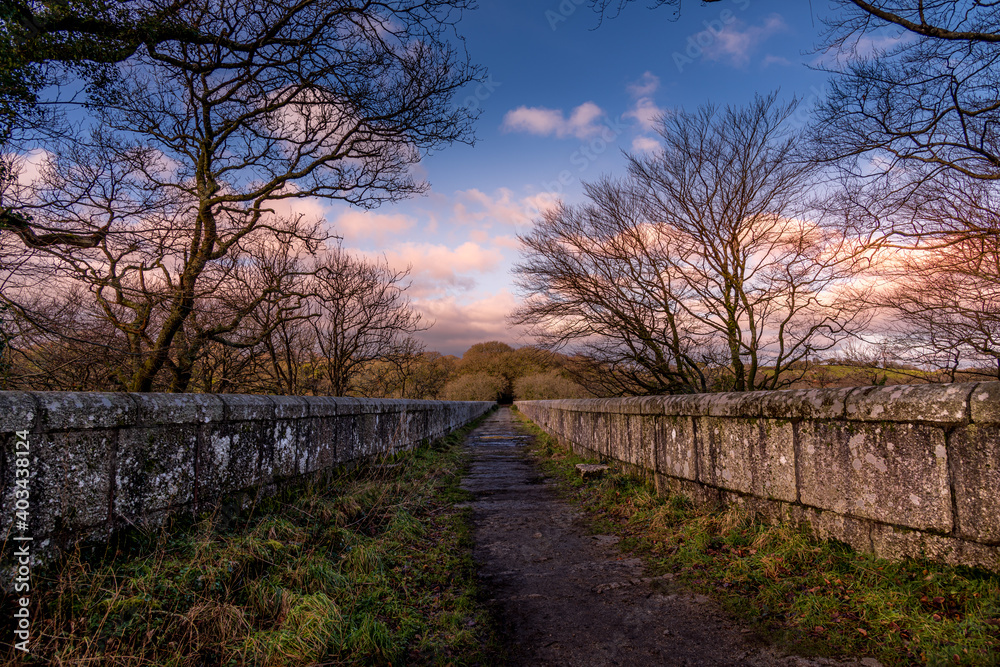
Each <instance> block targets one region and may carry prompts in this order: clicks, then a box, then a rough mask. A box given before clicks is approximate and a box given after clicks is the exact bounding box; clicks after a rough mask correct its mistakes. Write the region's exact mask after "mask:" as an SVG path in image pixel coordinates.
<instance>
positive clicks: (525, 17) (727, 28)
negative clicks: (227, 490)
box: [315, 0, 830, 355]
mask: <svg viewBox="0 0 1000 667" xmlns="http://www.w3.org/2000/svg"><path fill="white" fill-rule="evenodd" d="M577 3H579V4H577ZM828 11H830V10H829V8H828V6H827V4H826V2H825V1H824V0H815V1H814V2H813V3H812V6H811V7H810V3H808V2H802V1H801V0H800V1H798V2H790V1H788V2H763V1H762V0H721V1H720V2H713V3H709V4H702V3H699V2H695V1H692V0H686V1H685V2H683V4H682V8H681V12H680V16H679V17H677V19H676V20H671V18H672V17H673V12H672V10H671V8H661V9H658V10H649V9H647V3H645V2H643V1H642V0H638V1H637V2H635V3H633V4H631V5H630V6H629V7H627V8H626V10H625V11H624V12H623V13H622V14H621V15H620V16H618V17H617V18H614V19H606V20H605V21H604V22H603V24H602V25H600V26H599V27H598V17H597V15H596V14H595V13H594V12H593V11H592V10H591V9H590V8H589V6H588V3H587V2H586V0H561V2H560V1H559V0H541V1H540V0H530V1H529V0H503V1H502V2H501V1H491V0H481V6H480V8H479V9H478V10H476V11H474V12H471V13H468V14H466V15H465V16H464V17H463V19H462V21H461V23H460V24H459V32H460V34H462V35H463V36H464V37H465V40H466V44H467V48H468V50H469V52H470V54H471V56H472V59H473V61H475V62H477V63H479V64H482V65H484V66H485V67H486V68H487V69H488V71H489V76H488V79H487V80H486V81H485V82H484V84H482V85H480V86H478V87H472V88H470V89H469V90H468V91H467V93H466V94H465V95H463V96H461V97H460V98H459V99H457V100H456V102H457V103H458V104H468V105H475V106H477V107H478V108H480V109H481V110H482V115H481V117H480V119H479V122H478V124H477V126H476V135H477V138H478V139H477V142H476V145H475V146H474V147H468V146H452V147H450V148H448V149H445V150H444V151H441V152H439V153H437V154H435V155H432V156H429V157H427V158H426V159H425V160H424V161H423V162H422V163H421V165H420V167H419V168H418V171H419V172H420V173H421V175H422V176H423V177H425V178H426V179H427V180H429V181H430V183H431V186H432V187H431V190H430V192H429V193H428V194H427V195H426V196H424V197H420V198H416V199H412V200H408V201H406V202H402V203H398V204H394V205H386V206H383V207H381V208H379V209H377V210H375V211H370V212H365V211H358V210H351V209H349V208H347V207H343V206H332V207H331V206H327V207H320V206H319V205H318V204H317V205H316V209H315V212H316V213H320V214H323V215H325V216H326V218H327V219H328V220H329V221H330V222H331V223H332V224H333V229H334V231H335V232H336V233H338V234H341V235H342V236H343V237H344V245H345V246H346V247H348V248H352V249H355V250H358V251H360V252H362V253H365V254H369V255H372V256H384V257H385V258H387V259H388V261H389V262H390V263H391V264H393V265H394V266H396V267H400V268H401V267H403V266H405V265H407V264H410V265H412V274H411V279H412V283H413V284H412V287H411V291H410V294H411V297H412V299H413V302H414V304H415V305H416V306H417V308H418V309H419V310H420V311H421V312H422V313H424V315H425V317H426V318H427V322H428V323H429V322H431V321H433V322H434V326H433V327H432V328H431V329H430V330H429V331H427V332H425V333H423V334H422V339H423V340H424V342H425V343H426V345H427V347H428V349H430V350H438V351H440V352H442V353H445V354H457V355H460V354H461V353H462V352H463V351H464V350H465V349H467V348H468V347H469V345H471V344H473V343H476V342H480V341H484V340H502V341H506V342H509V343H511V344H514V345H522V344H526V343H529V342H530V340H528V339H526V338H524V337H523V335H522V334H521V332H518V331H516V330H513V329H510V328H508V327H507V326H506V324H505V322H504V317H505V315H506V314H507V313H508V312H510V310H511V309H512V308H513V307H514V306H515V305H516V303H517V299H518V295H517V294H516V293H515V291H514V287H513V279H512V275H511V273H510V268H511V265H512V264H513V263H514V262H515V261H516V259H517V256H518V244H517V240H516V235H517V234H518V233H524V232H526V231H528V230H529V229H530V226H531V220H532V218H533V217H535V216H536V215H537V214H538V211H539V210H540V209H542V208H544V207H545V206H546V205H547V204H549V203H551V202H552V201H554V200H555V199H556V198H562V199H564V200H567V201H571V202H576V201H580V199H581V196H582V194H581V193H582V187H581V183H582V182H584V181H588V180H595V179H597V178H600V177H601V176H602V175H604V174H621V173H622V172H623V164H624V160H623V156H622V151H632V152H638V151H643V150H650V149H651V148H653V147H654V146H655V138H656V134H655V132H654V131H653V119H654V118H655V116H656V115H657V114H659V113H665V112H666V113H669V112H670V110H672V109H677V108H680V107H685V108H689V109H693V108H696V107H698V106H699V105H701V104H704V103H706V102H708V101H711V102H714V103H717V104H743V103H746V102H747V101H749V100H751V99H752V98H753V96H754V94H755V93H764V94H766V93H768V92H770V91H773V90H776V89H780V95H781V96H782V97H783V98H791V97H792V96H795V95H797V96H799V97H801V98H802V99H803V101H804V108H806V109H808V108H809V107H811V106H812V104H813V103H814V102H815V101H816V100H817V99H818V98H819V97H821V96H822V95H824V94H825V92H824V91H825V85H826V80H827V75H825V74H823V73H821V72H817V71H815V70H812V69H810V68H809V67H808V65H809V64H810V63H814V62H815V61H816V59H817V56H816V55H815V53H814V52H813V51H814V47H815V46H816V44H817V43H818V42H819V39H820V32H821V30H822V27H823V25H822V22H821V18H822V16H823V15H824V13H825V12H828ZM807 120H808V114H807V113H805V112H801V113H800V115H799V116H798V117H797V118H796V119H795V121H796V122H800V123H803V124H804V123H805V122H806V121H807Z"/></svg>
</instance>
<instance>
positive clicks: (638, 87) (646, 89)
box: [627, 71, 660, 97]
mask: <svg viewBox="0 0 1000 667" xmlns="http://www.w3.org/2000/svg"><path fill="white" fill-rule="evenodd" d="M659 88H660V78H659V77H658V76H656V75H655V74H653V73H652V72H649V71H646V72H643V73H642V76H641V77H639V80H638V81H633V82H632V83H630V84H629V85H628V88H627V89H628V93H629V95H631V96H632V97H649V96H650V95H652V94H653V93H655V92H656V91H657V90H658V89H659Z"/></svg>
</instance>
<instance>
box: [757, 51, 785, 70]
mask: <svg viewBox="0 0 1000 667" xmlns="http://www.w3.org/2000/svg"><path fill="white" fill-rule="evenodd" d="M791 64H792V61H791V60H789V59H788V58H782V57H781V56H775V55H771V54H770V53H769V54H767V55H766V56H764V60H763V61H762V62H761V66H762V67H770V66H771V65H782V66H789V65H791Z"/></svg>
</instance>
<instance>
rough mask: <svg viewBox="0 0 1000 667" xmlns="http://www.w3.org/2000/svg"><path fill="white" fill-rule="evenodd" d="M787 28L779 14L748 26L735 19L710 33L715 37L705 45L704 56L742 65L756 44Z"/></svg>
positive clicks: (747, 59) (746, 61)
mask: <svg viewBox="0 0 1000 667" xmlns="http://www.w3.org/2000/svg"><path fill="white" fill-rule="evenodd" d="M787 29H788V25H787V24H786V23H785V20H784V19H783V18H781V16H780V15H779V14H771V15H770V16H768V17H767V18H765V19H764V21H763V23H761V24H760V25H749V26H748V25H744V24H743V22H742V21H735V22H734V23H733V24H732V25H728V26H726V27H725V28H723V29H722V30H719V31H718V32H715V33H712V34H713V35H714V37H715V39H714V40H713V41H712V43H711V44H708V45H707V46H706V47H705V57H706V58H707V59H709V60H715V61H726V62H728V63H729V64H731V65H735V66H736V67H744V66H746V64H747V63H748V62H750V55H751V53H752V52H753V50H754V49H755V48H756V47H757V45H758V44H761V43H762V42H764V41H766V40H768V39H770V38H771V37H772V36H774V35H776V34H777V33H779V32H782V31H784V30H787Z"/></svg>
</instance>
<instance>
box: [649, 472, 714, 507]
mask: <svg viewBox="0 0 1000 667" xmlns="http://www.w3.org/2000/svg"><path fill="white" fill-rule="evenodd" d="M653 479H654V482H655V484H656V493H657V494H658V495H661V496H666V497H671V496H684V497H685V498H687V499H688V500H690V501H691V502H692V503H694V504H695V505H698V506H708V507H716V506H719V505H720V504H721V503H722V495H721V492H720V491H719V489H716V488H714V487H711V486H705V485H704V484H699V483H698V482H692V481H690V480H686V479H678V478H676V477H671V476H670V475H664V474H662V473H655V474H654V477H653Z"/></svg>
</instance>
